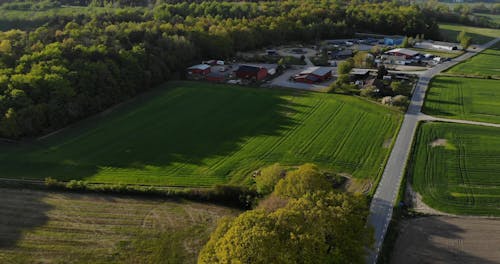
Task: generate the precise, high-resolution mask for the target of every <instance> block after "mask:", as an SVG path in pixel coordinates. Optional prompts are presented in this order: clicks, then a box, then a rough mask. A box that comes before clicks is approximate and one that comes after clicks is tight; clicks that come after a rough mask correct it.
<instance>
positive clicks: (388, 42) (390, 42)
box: [384, 37, 403, 46]
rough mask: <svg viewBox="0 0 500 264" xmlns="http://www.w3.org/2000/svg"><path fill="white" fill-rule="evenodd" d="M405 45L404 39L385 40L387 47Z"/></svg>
mask: <svg viewBox="0 0 500 264" xmlns="http://www.w3.org/2000/svg"><path fill="white" fill-rule="evenodd" d="M401 44H403V38H394V37H392V38H389V37H387V38H384V45H387V46H397V45H401Z"/></svg>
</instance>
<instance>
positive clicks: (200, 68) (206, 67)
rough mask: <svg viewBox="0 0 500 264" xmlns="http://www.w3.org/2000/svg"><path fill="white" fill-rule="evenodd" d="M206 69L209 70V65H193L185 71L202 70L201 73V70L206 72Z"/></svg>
mask: <svg viewBox="0 0 500 264" xmlns="http://www.w3.org/2000/svg"><path fill="white" fill-rule="evenodd" d="M208 68H210V65H208V64H198V65H193V66H191V67H189V68H187V69H188V70H202V71H203V70H206V69H208Z"/></svg>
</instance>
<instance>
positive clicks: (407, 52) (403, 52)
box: [385, 49, 419, 59]
mask: <svg viewBox="0 0 500 264" xmlns="http://www.w3.org/2000/svg"><path fill="white" fill-rule="evenodd" d="M385 54H386V55H390V56H402V57H405V58H406V59H412V58H413V57H416V56H417V55H419V52H418V51H414V50H411V49H392V50H389V51H387V52H385Z"/></svg>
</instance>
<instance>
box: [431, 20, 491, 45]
mask: <svg viewBox="0 0 500 264" xmlns="http://www.w3.org/2000/svg"><path fill="white" fill-rule="evenodd" d="M439 29H440V32H441V37H442V38H443V39H444V40H445V41H450V42H457V36H458V34H459V33H460V32H461V31H462V30H465V32H467V35H468V36H470V37H471V38H472V43H475V44H483V43H486V42H488V41H490V40H492V39H494V38H497V37H498V36H500V29H494V28H479V27H469V26H463V25H457V24H445V23H439Z"/></svg>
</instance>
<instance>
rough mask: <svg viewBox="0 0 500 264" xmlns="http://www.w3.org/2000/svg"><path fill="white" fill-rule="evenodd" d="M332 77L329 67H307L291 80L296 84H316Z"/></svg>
mask: <svg viewBox="0 0 500 264" xmlns="http://www.w3.org/2000/svg"><path fill="white" fill-rule="evenodd" d="M331 77H332V68H329V67H309V68H307V69H306V70H304V71H302V72H300V73H299V74H297V75H295V76H294V77H293V79H294V80H295V81H296V82H303V83H318V82H323V81H326V80H328V79H330V78H331Z"/></svg>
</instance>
